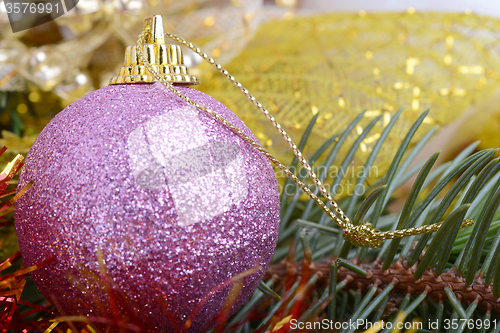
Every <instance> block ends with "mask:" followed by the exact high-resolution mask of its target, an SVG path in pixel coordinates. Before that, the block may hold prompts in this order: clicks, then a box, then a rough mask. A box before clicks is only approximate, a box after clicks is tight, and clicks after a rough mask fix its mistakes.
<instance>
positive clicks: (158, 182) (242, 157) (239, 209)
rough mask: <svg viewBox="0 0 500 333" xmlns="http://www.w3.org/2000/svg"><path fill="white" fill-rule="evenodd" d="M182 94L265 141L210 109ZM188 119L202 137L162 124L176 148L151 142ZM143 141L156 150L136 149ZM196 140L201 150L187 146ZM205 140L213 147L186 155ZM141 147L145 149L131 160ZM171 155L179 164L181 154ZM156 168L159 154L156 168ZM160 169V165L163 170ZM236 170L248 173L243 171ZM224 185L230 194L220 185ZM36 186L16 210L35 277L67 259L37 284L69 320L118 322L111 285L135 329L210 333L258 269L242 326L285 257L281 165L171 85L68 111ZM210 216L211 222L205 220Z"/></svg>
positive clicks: (28, 168) (108, 94)
mask: <svg viewBox="0 0 500 333" xmlns="http://www.w3.org/2000/svg"><path fill="white" fill-rule="evenodd" d="M177 88H178V89H179V90H180V91H181V92H182V93H184V94H186V95H187V96H189V97H190V98H192V99H194V100H196V101H197V102H199V103H201V104H202V105H205V106H206V107H209V108H211V109H212V110H214V111H216V112H217V113H219V114H220V115H222V116H223V117H224V118H226V119H227V120H229V121H230V122H232V123H233V124H235V125H236V126H238V128H240V129H241V130H243V131H244V132H245V133H246V134H248V135H249V136H251V137H252V138H254V136H253V134H252V133H251V132H250V130H249V129H248V128H247V127H246V126H245V125H244V123H243V122H242V121H241V120H240V119H239V118H238V117H237V116H235V115H234V114H233V113H232V112H231V111H230V110H228V109H227V108H226V107H225V106H224V105H222V104H221V103H219V102H217V101H216V100H214V99H213V98H212V97H210V96H207V95H205V94H203V93H201V92H199V91H197V90H194V89H190V88H186V87H181V86H180V87H177ZM183 108H184V109H185V110H188V111H189V108H191V111H189V112H192V113H194V114H197V119H199V123H200V124H202V126H201V127H199V128H198V131H201V132H200V133H201V134H199V133H198V134H196V133H195V134H194V135H193V133H186V131H185V130H183V128H182V127H179V126H175V123H168V122H167V123H161V124H163V125H162V126H163V129H164V128H165V125H164V124H169V127H171V128H168V135H166V136H168V138H169V140H170V142H167V143H161V140H156V138H155V137H153V136H152V135H159V136H160V139H161V136H162V135H163V134H162V133H159V132H158V131H159V130H161V129H162V127H161V126H160V127H158V128H157V127H154V126H153V125H154V124H155V123H156V122H157V123H160V121H159V120H162V119H163V118H161V117H164V116H165V115H168V114H169V112H174V113H175V112H177V111H178V110H180V109H183ZM176 110H177V111H176ZM158 119H159V120H158ZM163 121H164V119H163ZM184 123H186V122H184ZM148 124H150V125H148ZM171 125H174V126H171ZM148 126H150V127H151V126H153V127H154V128H153V129H152V130H149V129H148V128H149V127H148ZM138 128H139V130H137V129H138ZM200 128H201V130H200ZM134 130H136V132H135V133H136V134H137V133H139V134H137V135H139V137H140V135H144V137H140V140H139V139H138V140H139V141H137V140H136V141H131V140H132V139H131V138H134V135H135V134H133V135H131V133H132V132H133V131H134ZM155 130H156V132H155ZM148 131H149V132H148ZM141 133H142V134H141ZM190 135H191V136H193V137H192V140H186V138H187V137H189V136H190ZM129 136H130V137H129ZM189 138H190V139H191V137H189ZM200 138H201V139H200ZM198 139H200V140H201V141H203V140H205V141H208V143H207V144H205V145H203V144H202V143H203V142H201V141H200V142H201V143H200V144H198V145H195V146H196V147H195V148H193V147H191V146H192V145H193V144H194V143H190V144H189V145H191V146H189V145H187V146H186V147H184V146H183V145H186V142H189V141H192V142H197V140H198ZM141 140H142V141H141ZM151 140H156V141H157V143H156V144H155V143H153V142H152V141H151ZM172 140H173V141H174V142H172ZM198 141H199V140H198ZM133 142H136V143H137V142H139V143H137V144H136V145H135V146H134V148H132V145H133ZM158 142H160V144H158ZM172 143H174V144H176V145H177V146H176V149H177V150H178V152H177V153H176V154H174V152H172V149H171V147H169V145H172ZM129 145H130V147H129ZM179 146H180V147H179ZM141 147H143V148H141ZM144 147H145V148H144ZM141 149H143V150H141ZM144 149H148V151H146V150H144ZM153 150H154V151H153ZM225 151H227V153H224V152H225ZM207 152H208V153H207ZM216 153H217V154H219V155H220V156H222V157H220V158H218V157H217V156H218V155H216ZM134 154H135V155H134ZM150 154H156V155H155V156H156V157H157V158H156V160H155V161H157V162H154V161H153V160H154V159H152V158H151V156H149V155H150ZM158 154H159V155H158ZM224 154H225V155H224ZM146 155H147V156H146ZM158 156H160V157H161V156H163V157H165V159H164V160H163V161H162V160H161V158H158ZM193 158H194V159H195V158H199V159H200V163H199V164H197V163H193V161H192V159H193ZM134 159H135V160H138V159H142V160H141V161H140V162H137V161H136V162H137V163H136V162H133V161H134ZM238 159H239V160H238ZM148 161H149V162H148ZM151 161H153V162H151ZM158 161H159V162H158ZM172 161H173V162H172ZM182 161H185V162H182ZM150 162H151V163H156V164H155V165H156V167H155V168H156V169H155V170H152V168H153V167H151V165H152V164H151V163H150ZM134 163H135V164H134ZM141 163H150V164H148V166H147V167H143V164H141ZM169 163H174V164H172V165H174V168H172V170H173V169H175V170H173V171H172V170H171V168H169ZM183 163H185V165H184V164H183ZM238 163H240V164H238ZM238 165H240V166H241V167H242V168H240V169H238V170H235V168H236V167H237V166H238ZM200 166H201V167H200ZM141 168H142V169H141ZM147 168H149V169H147ZM143 169H145V170H146V169H147V170H146V171H147V172H146V178H147V179H146V180H144V173H143V174H142V176H141V175H139V173H140V172H142V171H141V170H143ZM153 169H154V168H153ZM242 170H243V171H242ZM238 172H239V174H238ZM190 174H191V175H194V176H193V177H192V178H189V177H188V176H189V175H190ZM238 175H239V178H235V177H237V176H238ZM140 177H143V178H140ZM172 177H174V178H172ZM210 177H211V178H210ZM242 177H246V179H244V178H243V180H242ZM172 179H174V181H173V185H169V184H168V182H169V180H170V181H172ZM214 179H215V180H217V179H218V180H220V181H222V182H223V184H226V185H227V188H225V186H222V187H221V185H220V184H218V183H215V184H212V183H213V181H214ZM136 180H137V181H136ZM139 180H140V181H139ZM236 180H237V183H238V184H239V185H238V186H239V187H238V189H236V190H235V187H234V186H232V184H234V183H235V181H236ZM28 181H34V184H33V186H32V188H31V189H30V190H28V191H27V192H26V193H25V194H24V195H23V196H22V197H21V198H20V199H19V200H18V201H17V203H16V215H15V218H16V232H17V237H18V240H19V245H20V249H21V253H22V255H23V258H24V261H25V263H26V265H27V266H30V265H34V264H37V263H40V262H42V261H43V260H45V259H48V258H50V257H52V256H55V258H56V262H54V263H51V264H49V265H47V266H45V267H42V268H40V269H38V270H37V271H35V272H33V273H32V277H33V279H34V281H35V283H36V285H37V287H38V289H39V290H40V291H41V292H42V293H43V294H44V295H45V297H47V299H48V300H49V301H52V302H54V303H55V304H57V305H58V306H59V307H60V309H61V310H62V311H64V313H65V314H84V315H89V316H93V317H107V318H112V317H113V313H112V306H111V302H110V294H109V291H106V290H105V288H104V285H105V283H104V281H106V279H108V280H109V281H111V283H112V285H113V288H114V290H116V291H118V292H119V293H120V295H121V296H120V297H124V298H125V299H126V300H127V303H126V304H127V305H123V304H121V305H120V304H118V305H117V309H118V310H117V311H119V313H120V317H121V318H122V319H123V320H126V321H127V320H132V318H134V317H136V319H135V322H136V323H139V324H140V325H145V326H147V329H148V330H149V331H155V332H174V331H176V330H178V329H179V328H181V329H182V331H184V327H185V322H186V320H187V319H188V318H189V317H190V316H192V315H193V310H195V308H197V306H198V308H197V312H196V315H195V316H194V318H192V320H191V322H192V323H191V326H190V327H189V329H188V332H203V331H206V330H208V329H209V328H210V327H211V326H212V325H213V324H214V320H215V317H216V316H217V314H218V313H219V311H220V310H221V309H222V308H223V306H224V304H225V302H226V300H227V299H228V293H229V291H230V290H231V286H232V284H227V283H226V284H224V283H225V282H227V281H228V279H230V278H232V277H234V276H236V275H238V274H240V273H242V272H245V271H247V270H249V269H252V268H254V267H260V269H258V270H257V271H256V272H255V273H252V274H251V275H249V276H247V277H245V278H243V279H242V280H241V281H242V282H243V288H242V289H241V291H240V292H239V296H238V297H237V300H236V302H235V303H234V305H233V306H232V308H231V312H234V311H236V310H237V309H238V308H239V307H240V306H241V305H242V304H243V303H244V302H245V301H246V300H247V299H248V297H249V296H250V295H251V294H252V293H253V291H254V290H255V288H256V287H257V285H258V283H259V281H260V279H261V278H262V276H263V274H264V272H265V269H266V268H267V267H268V265H269V262H270V260H271V257H272V254H273V251H274V248H275V246H276V240H277V237H278V226H279V194H278V184H277V181H276V177H275V174H274V171H273V168H272V166H271V164H270V162H269V161H268V160H267V159H266V158H265V157H264V156H263V155H262V154H261V153H259V152H258V151H257V150H256V149H254V148H253V147H251V146H250V145H249V144H248V143H247V142H245V141H244V140H242V139H241V138H240V137H238V136H237V135H236V134H234V133H233V132H232V131H230V130H229V129H228V128H226V127H225V126H223V125H222V124H220V123H218V122H217V121H215V120H214V119H212V118H210V117H209V116H207V115H206V114H204V113H203V112H201V111H198V110H196V109H194V108H192V107H190V106H189V105H188V104H187V103H186V102H183V101H182V100H180V99H179V98H178V97H176V96H175V95H174V94H172V93H171V92H170V91H169V90H167V88H165V87H164V86H163V85H162V84H160V83H154V84H132V85H115V86H108V87H104V88H101V89H99V90H97V91H95V92H93V93H90V94H88V95H86V96H84V97H83V98H81V99H80V100H78V101H76V102H75V103H73V104H71V105H70V106H68V107H67V108H66V109H65V110H63V111H62V112H60V113H59V114H58V115H57V116H56V117H55V118H54V119H53V120H52V121H51V122H50V123H49V124H48V125H47V126H46V127H45V129H44V130H43V131H42V133H41V134H40V135H39V137H38V139H37V140H36V142H35V144H34V145H33V147H32V148H31V150H30V152H29V154H28V156H27V159H26V163H25V166H24V168H23V171H22V174H21V176H20V181H19V185H18V189H21V188H22V187H23V186H25V185H26V184H27V182H28ZM140 182H143V183H144V184H145V185H144V184H142V185H141V183H140ZM163 182H164V183H163ZM224 182H225V183H224ZM174 183H175V184H174ZM174 187H175V189H174ZM200 189H201V190H200ZM221 189H222V190H221ZM174 194H175V195H174ZM174 199H175V200H174ZM185 207H187V208H186V209H185ZM193 207H196V210H195V209H193ZM178 210H179V213H178V212H177V211H178ZM181 210H182V213H181ZM197 211H199V212H201V213H200V214H198V213H197ZM221 212H222V213H221ZM179 214H181V215H182V214H183V217H182V219H181V218H180V217H179V216H180V215H179ZM189 214H192V216H193V219H192V220H191V221H190V220H189V217H190V216H191V215H189ZM207 214H208V215H207ZM213 214H218V215H216V216H214V215H213ZM207 216H209V217H210V216H212V217H211V218H208V219H204V218H206V217H207ZM193 221H194V222H193ZM99 253H102V259H103V260H102V262H103V265H100V264H99V260H98V256H99ZM103 270H105V273H103ZM214 290H215V292H213V295H212V296H211V294H210V291H214ZM203 299H205V303H202V304H200V302H201V301H202V300H203ZM127 307H130V309H129V310H127ZM127 311H131V313H135V314H130V313H128V312H127Z"/></svg>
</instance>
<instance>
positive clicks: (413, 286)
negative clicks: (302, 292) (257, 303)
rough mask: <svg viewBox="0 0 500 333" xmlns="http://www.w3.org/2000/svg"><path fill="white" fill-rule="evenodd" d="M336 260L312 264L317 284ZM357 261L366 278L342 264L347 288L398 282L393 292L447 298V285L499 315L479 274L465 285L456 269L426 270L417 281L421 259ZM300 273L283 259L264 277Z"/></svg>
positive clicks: (299, 268) (298, 266) (464, 300)
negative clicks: (386, 265)
mask: <svg viewBox="0 0 500 333" xmlns="http://www.w3.org/2000/svg"><path fill="white" fill-rule="evenodd" d="M333 260H334V259H329V260H327V261H325V262H322V263H311V264H310V267H309V268H310V270H311V274H314V273H316V272H319V273H321V274H319V276H320V277H321V278H320V279H319V280H318V283H322V284H326V283H327V282H328V275H329V271H330V266H331V263H332V261H333ZM354 263H355V264H357V265H358V266H360V267H361V268H363V269H364V270H366V271H367V275H366V276H364V277H363V276H360V275H358V274H356V273H354V272H352V271H350V270H348V269H347V268H345V267H340V268H339V269H338V271H337V281H339V282H340V281H345V282H346V287H345V288H346V289H356V290H366V289H368V288H369V287H370V286H372V285H377V286H378V287H379V288H380V290H381V289H383V288H385V287H386V286H387V285H388V284H389V283H391V282H392V283H395V286H394V289H393V291H392V292H393V293H400V294H412V295H420V294H421V293H423V292H426V293H427V294H428V295H429V296H430V297H432V298H435V299H438V300H444V299H447V298H448V297H447V296H446V293H445V290H444V289H445V288H447V287H448V288H450V289H451V290H452V291H453V292H454V293H455V296H456V297H457V299H458V300H459V301H460V302H461V303H463V304H464V305H465V306H468V305H469V304H471V303H472V302H477V303H478V306H479V307H481V308H483V309H484V310H486V311H495V312H496V313H499V314H500V298H499V299H496V298H494V297H493V292H492V287H491V285H486V284H485V283H484V281H483V279H482V277H480V276H477V277H476V278H475V279H474V282H473V283H472V284H471V285H470V286H468V285H466V284H465V279H464V278H463V277H461V276H459V275H457V274H456V272H455V271H454V270H449V271H447V272H445V273H443V274H441V275H436V274H435V273H434V272H433V271H432V270H430V269H427V270H426V271H425V273H424V274H423V275H422V277H421V278H420V279H418V280H414V279H413V274H414V273H415V270H416V268H417V264H418V262H417V263H416V264H415V265H413V266H412V267H406V266H405V263H404V261H403V260H401V259H399V260H398V261H396V262H394V263H393V264H392V265H391V267H390V268H389V269H388V270H383V269H382V263H381V262H380V261H378V260H376V261H374V262H372V263H357V262H354ZM301 273H302V264H301V263H292V262H289V261H287V260H282V261H281V262H280V263H278V264H275V265H272V266H270V267H269V269H268V271H267V273H266V276H265V278H267V279H269V278H271V277H274V278H275V279H278V280H279V279H282V278H284V277H286V276H290V275H295V276H300V275H301Z"/></svg>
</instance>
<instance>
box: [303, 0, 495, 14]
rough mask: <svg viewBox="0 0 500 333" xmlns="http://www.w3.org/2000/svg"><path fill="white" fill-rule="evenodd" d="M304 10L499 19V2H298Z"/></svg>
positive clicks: (449, 0) (425, 0)
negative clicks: (438, 13)
mask: <svg viewBox="0 0 500 333" xmlns="http://www.w3.org/2000/svg"><path fill="white" fill-rule="evenodd" d="M299 1H300V4H301V7H303V8H304V9H313V10H318V11H322V12H325V11H337V12H338V11H359V10H366V11H404V10H407V9H408V8H410V7H414V8H415V9H416V10H418V11H446V12H463V11H465V10H466V9H470V10H471V11H472V12H473V13H476V14H483V15H489V16H496V17H500V0H299Z"/></svg>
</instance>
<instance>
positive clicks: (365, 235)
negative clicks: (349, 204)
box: [136, 18, 474, 248]
mask: <svg viewBox="0 0 500 333" xmlns="http://www.w3.org/2000/svg"><path fill="white" fill-rule="evenodd" d="M146 20H151V18H148V19H146ZM152 34H153V33H152V31H151V24H145V28H144V31H143V32H142V33H141V34H140V35H139V37H138V38H137V43H136V52H137V55H138V56H139V58H140V59H141V61H142V63H143V65H144V66H145V67H146V69H147V70H148V71H149V73H150V74H151V76H153V78H154V80H155V81H157V82H161V83H163V84H164V85H165V87H167V88H168V89H169V90H170V91H171V92H173V93H174V94H175V95H177V96H178V97H179V98H181V99H183V100H184V101H186V102H188V103H189V104H191V105H193V106H195V107H196V108H198V109H200V110H202V111H203V112H205V113H207V114H208V115H210V116H211V117H213V118H215V119H216V120H218V121H219V122H221V123H222V124H223V125H225V126H227V127H229V128H230V129H231V130H232V131H233V132H234V133H236V134H237V135H238V136H240V137H241V138H242V139H244V140H245V141H247V142H248V143H250V144H251V145H252V146H253V147H254V148H255V149H257V150H259V151H260V152H261V153H263V154H264V155H265V156H266V157H267V158H268V159H269V160H270V161H271V162H272V163H273V164H274V165H276V167H278V168H279V169H280V170H281V171H283V172H284V173H285V174H286V175H287V176H288V177H290V179H291V180H292V181H294V182H295V183H296V184H297V186H298V187H300V188H301V189H302V190H303V191H304V192H305V193H306V194H307V195H308V196H309V197H310V198H311V199H312V200H314V202H315V203H316V204H317V205H318V206H319V207H320V208H321V209H322V210H323V211H324V212H325V213H326V214H327V215H328V216H329V217H330V218H331V219H332V220H334V221H335V223H337V225H338V226H339V227H340V228H341V229H342V231H343V237H344V238H345V239H346V240H348V241H349V242H351V243H352V244H353V245H355V246H359V247H372V248H376V247H379V246H380V245H381V244H382V241H384V240H386V239H394V238H403V237H408V236H415V235H420V234H428V233H432V232H436V231H438V230H439V228H440V227H441V225H442V224H443V222H439V223H435V224H432V225H425V226H420V227H413V228H408V229H402V230H392V231H380V230H378V229H376V228H375V227H373V225H372V224H371V223H369V222H365V223H362V224H360V225H354V224H353V223H352V222H351V220H350V219H349V218H348V217H347V216H346V215H345V213H344V212H343V211H342V209H340V207H339V205H338V204H337V203H336V202H335V200H333V198H332V196H331V195H330V193H329V192H328V191H327V190H326V189H325V187H324V186H323V184H322V183H321V181H320V180H319V179H318V177H317V175H316V174H315V173H314V171H313V170H312V168H311V166H310V165H309V163H308V162H307V160H306V159H305V158H304V156H303V155H302V153H301V152H300V150H299V149H298V147H297V145H295V143H293V141H292V139H291V138H290V137H289V136H288V134H287V133H286V131H285V130H284V129H283V127H281V125H280V124H279V123H278V122H277V121H276V119H275V118H274V117H273V116H272V115H271V114H270V113H269V111H267V110H266V109H265V108H264V107H263V106H262V104H261V103H260V102H258V101H257V100H256V99H255V97H254V96H252V95H251V94H250V93H249V91H248V90H247V89H246V88H245V87H243V85H242V84H241V83H240V82H238V81H236V79H235V78H234V76H232V75H231V74H229V72H228V71H227V70H225V69H224V68H223V67H222V66H221V65H220V64H218V63H216V62H215V60H214V59H213V58H211V57H209V56H208V55H207V54H206V53H204V52H203V51H202V50H201V49H200V48H198V47H196V46H195V45H193V43H190V42H188V41H186V40H185V39H183V38H181V37H178V36H176V35H174V34H171V33H169V32H166V33H165V36H166V37H168V38H170V39H172V40H174V41H176V42H178V43H181V44H182V45H184V46H186V47H188V48H189V49H191V50H192V51H193V52H195V53H196V54H198V55H199V56H201V57H202V58H203V59H205V60H206V61H207V62H208V63H210V64H211V65H213V66H214V67H215V68H217V70H218V71H219V72H220V73H221V74H222V75H223V76H225V77H226V78H227V79H228V80H229V81H231V82H232V83H233V84H234V85H235V86H236V88H238V89H239V90H240V91H241V92H242V93H243V94H244V95H245V96H246V97H247V98H248V99H249V100H250V101H251V102H252V103H253V104H254V105H255V106H256V107H257V109H259V111H260V112H262V114H264V116H266V118H267V119H268V120H269V121H270V122H271V123H272V124H273V126H274V127H275V128H276V129H277V130H278V132H279V133H280V134H281V136H282V137H283V138H284V139H285V140H286V141H287V142H288V145H289V146H290V148H291V149H292V150H293V152H294V154H295V156H296V157H297V158H298V160H299V162H300V164H301V165H302V166H303V167H304V169H305V170H306V171H307V173H308V174H309V177H311V179H312V180H313V182H314V184H315V185H316V187H317V188H318V189H319V192H320V193H321V194H322V195H323V196H324V197H325V198H326V201H327V202H328V203H329V204H330V205H331V206H332V207H333V208H334V211H335V213H334V212H333V211H332V210H330V208H328V206H327V205H326V204H325V202H323V201H322V200H321V199H319V198H318V196H316V195H315V194H314V193H313V192H312V191H311V190H310V189H309V188H308V187H307V186H306V185H305V184H304V183H302V182H301V181H300V180H299V179H298V178H297V176H295V175H294V174H293V173H292V172H291V171H290V170H288V168H287V167H286V166H285V165H283V164H282V163H281V162H280V161H278V160H277V159H276V158H275V157H274V156H273V155H271V154H270V153H269V152H268V151H267V150H266V149H264V148H263V147H262V146H261V145H260V144H259V143H257V142H256V141H254V140H253V139H252V138H251V137H249V136H248V135H246V134H245V133H244V132H243V131H241V130H240V129H239V128H237V127H236V126H235V125H233V124H232V123H230V122H229V121H227V120H226V119H224V118H223V117H222V116H220V115H219V114H217V113H216V112H214V111H213V110H212V109H210V108H207V107H205V106H203V105H201V104H200V103H198V102H196V101H194V100H192V99H190V98H189V97H187V96H186V95H184V94H183V93H181V92H180V91H178V90H177V89H176V88H175V87H174V86H173V85H172V84H171V82H169V81H168V78H165V76H164V75H163V76H162V75H160V74H159V72H158V71H157V69H156V68H155V67H154V66H152V65H151V64H150V63H149V62H148V60H147V59H146V56H145V55H144V49H143V47H144V46H145V44H146V40H149V39H151V38H158V36H153V35H152ZM473 223H474V222H473V221H472V220H470V219H467V220H464V221H462V224H461V226H460V228H466V227H469V226H471V225H472V224H473Z"/></svg>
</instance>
